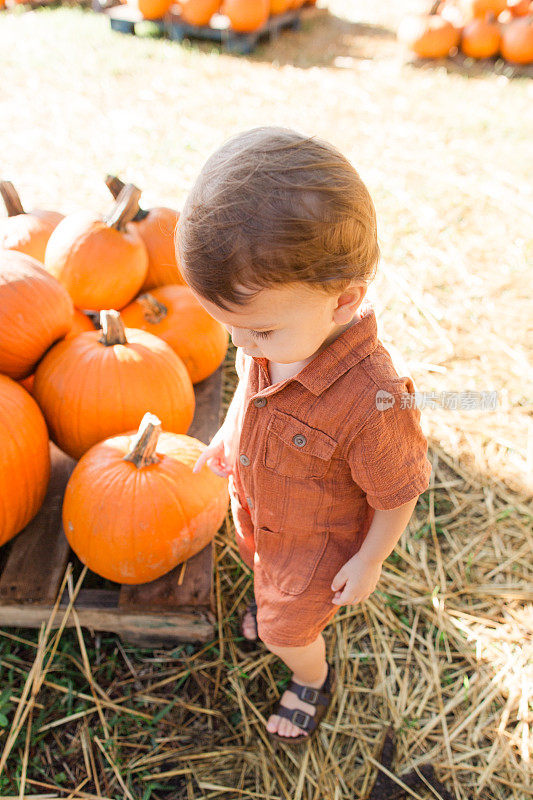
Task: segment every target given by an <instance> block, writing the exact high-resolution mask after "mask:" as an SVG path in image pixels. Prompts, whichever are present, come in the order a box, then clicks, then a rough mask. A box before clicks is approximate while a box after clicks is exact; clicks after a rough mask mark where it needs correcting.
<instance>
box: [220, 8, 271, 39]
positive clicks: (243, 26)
mask: <svg viewBox="0 0 533 800" xmlns="http://www.w3.org/2000/svg"><path fill="white" fill-rule="evenodd" d="M222 12H223V13H224V14H226V16H227V17H229V21H230V24H231V27H232V29H233V30H234V31H238V32H239V33H250V32H251V31H256V30H257V29H258V28H260V27H261V25H264V24H265V22H266V21H267V19H268V15H269V12H270V0H224V3H223V5H222Z"/></svg>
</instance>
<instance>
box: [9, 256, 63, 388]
mask: <svg viewBox="0 0 533 800" xmlns="http://www.w3.org/2000/svg"><path fill="white" fill-rule="evenodd" d="M73 314H74V307H73V305H72V300H71V299H70V297H69V295H68V292H67V291H66V289H65V288H64V287H63V286H61V284H60V283H58V281H56V279H55V278H53V277H52V276H51V275H49V274H48V272H46V270H45V269H43V266H42V264H41V263H40V262H39V261H37V259H35V258H32V257H31V256H28V255H25V254H24V253H19V252H17V251H16V250H0V372H2V373H4V375H9V376H10V377H11V378H15V380H19V379H21V378H26V377H27V376H28V375H30V374H31V373H32V372H33V370H34V369H35V366H36V364H37V362H38V361H39V359H41V358H42V357H43V355H44V354H45V352H46V351H47V350H48V348H49V347H50V346H51V345H52V344H53V343H54V342H56V341H57V340H58V339H61V338H62V337H63V336H65V334H67V333H68V332H69V330H70V329H71V327H72V321H73Z"/></svg>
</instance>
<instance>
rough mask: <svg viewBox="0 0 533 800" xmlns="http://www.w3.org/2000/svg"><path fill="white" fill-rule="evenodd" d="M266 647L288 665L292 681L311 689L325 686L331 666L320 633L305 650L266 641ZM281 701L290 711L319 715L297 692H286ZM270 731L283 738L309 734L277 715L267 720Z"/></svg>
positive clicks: (272, 715)
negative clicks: (329, 666) (295, 710)
mask: <svg viewBox="0 0 533 800" xmlns="http://www.w3.org/2000/svg"><path fill="white" fill-rule="evenodd" d="M263 643H264V645H265V647H266V648H267V649H268V650H270V652H271V653H274V655H276V656H278V657H279V658H281V660H282V661H284V662H285V664H286V665H287V666H288V667H289V669H290V670H291V671H292V672H293V676H292V677H293V680H294V681H296V683H301V684H302V685H304V686H311V687H313V689H319V688H320V687H321V686H322V685H323V683H324V681H325V680H326V677H327V673H328V665H327V662H326V643H325V641H324V637H323V636H322V634H321V633H320V634H319V635H318V636H317V638H316V639H315V641H314V642H312V643H311V644H308V645H306V646H305V647H279V646H276V645H270V644H268V642H265V641H264V640H263ZM280 700H281V702H282V703H283V705H285V706H287V707H288V708H299V709H301V710H302V711H305V712H306V713H307V714H311V715H314V713H315V711H316V709H315V707H314V706H312V705H310V704H309V703H306V702H305V701H304V700H300V698H299V697H298V696H297V695H295V694H294V692H289V691H285V692H284V693H283V695H282V697H281V698H280ZM267 730H269V731H271V732H272V733H279V735H280V736H297V735H298V734H300V733H305V734H307V735H308V732H307V731H304V730H302V729H301V728H298V727H297V726H296V725H293V723H292V722H291V721H290V720H288V719H286V718H285V717H279V716H277V715H276V714H271V715H270V717H269V719H268V720H267Z"/></svg>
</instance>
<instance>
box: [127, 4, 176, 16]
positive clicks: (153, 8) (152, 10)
mask: <svg viewBox="0 0 533 800" xmlns="http://www.w3.org/2000/svg"><path fill="white" fill-rule="evenodd" d="M128 5H131V6H133V7H134V8H138V9H139V12H140V14H141V16H142V17H144V19H159V18H160V17H162V16H163V15H164V14H166V13H167V11H168V9H169V8H170V6H171V5H172V0H128Z"/></svg>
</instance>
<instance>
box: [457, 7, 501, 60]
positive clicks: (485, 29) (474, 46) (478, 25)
mask: <svg viewBox="0 0 533 800" xmlns="http://www.w3.org/2000/svg"><path fill="white" fill-rule="evenodd" d="M500 40H501V33H500V27H499V25H498V23H497V22H496V20H495V19H494V14H487V19H477V18H475V19H473V20H471V21H470V22H469V23H468V24H467V25H465V27H464V28H463V32H462V35H461V50H462V51H463V53H464V54H465V56H469V57H470V58H490V57H491V56H495V55H496V53H497V52H498V51H499V49H500Z"/></svg>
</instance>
